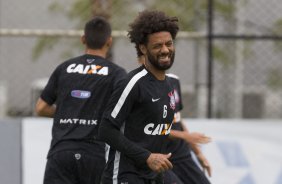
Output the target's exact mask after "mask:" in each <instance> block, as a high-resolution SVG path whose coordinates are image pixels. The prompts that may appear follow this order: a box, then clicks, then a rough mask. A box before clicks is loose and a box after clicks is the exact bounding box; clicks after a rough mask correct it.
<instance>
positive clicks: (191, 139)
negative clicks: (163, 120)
mask: <svg viewBox="0 0 282 184" xmlns="http://www.w3.org/2000/svg"><path fill="white" fill-rule="evenodd" d="M167 77H168V78H169V80H170V81H171V83H172V84H173V88H174V95H175V104H176V112H175V116H174V123H173V125H172V129H171V132H170V135H169V137H170V140H169V143H168V148H167V149H168V151H169V152H171V153H172V156H171V158H170V160H171V162H172V164H173V168H172V171H173V173H174V174H175V175H177V176H178V178H179V179H180V180H181V181H182V182H183V183H184V184H186V183H187V184H188V183H189V184H210V182H209V180H208V179H207V177H206V176H205V171H207V174H208V175H209V176H211V166H210V164H209V162H208V160H207V159H206V158H205V156H204V155H203V153H202V151H201V149H200V148H199V144H205V143H209V142H210V141H211V138H210V137H207V136H205V135H204V134H202V133H198V132H189V131H188V129H187V128H186V126H185V124H183V122H182V120H181V113H180V111H181V110H182V109H183V105H182V98H181V87H180V82H179V78H178V76H176V75H174V74H167ZM191 150H192V151H193V152H194V153H195V155H196V157H197V159H198V161H199V163H200V164H201V166H202V168H203V170H204V171H202V170H201V169H200V168H199V167H198V166H197V164H196V163H195V161H194V160H193V158H192V154H191ZM170 175H171V174H169V173H168V175H165V176H166V177H165V184H174V183H176V182H174V179H173V177H171V176H170ZM177 184H178V183H177Z"/></svg>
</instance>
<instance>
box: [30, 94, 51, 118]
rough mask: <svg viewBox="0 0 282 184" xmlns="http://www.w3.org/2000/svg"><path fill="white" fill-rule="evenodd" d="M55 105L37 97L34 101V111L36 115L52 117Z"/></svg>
mask: <svg viewBox="0 0 282 184" xmlns="http://www.w3.org/2000/svg"><path fill="white" fill-rule="evenodd" d="M55 110H56V107H55V105H49V104H47V103H46V102H45V101H44V100H43V99H42V98H39V99H38V100H37V103H36V107H35V112H36V114H37V115H38V116H44V117H50V118H52V117H53V116H54V114H55Z"/></svg>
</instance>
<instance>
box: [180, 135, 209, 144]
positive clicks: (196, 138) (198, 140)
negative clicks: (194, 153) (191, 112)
mask: <svg viewBox="0 0 282 184" xmlns="http://www.w3.org/2000/svg"><path fill="white" fill-rule="evenodd" d="M185 141H186V142H187V143H189V144H207V143H209V142H211V138H210V137H208V136H206V135H205V134H203V133H199V132H191V133H187V135H186V136H185Z"/></svg>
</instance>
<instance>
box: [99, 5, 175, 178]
mask: <svg viewBox="0 0 282 184" xmlns="http://www.w3.org/2000/svg"><path fill="white" fill-rule="evenodd" d="M177 21H178V20H177V18H175V17H169V16H167V15H165V14H164V13H163V12H159V11H146V10H145V11H143V12H141V13H140V14H139V16H138V17H137V18H136V19H135V20H134V22H133V23H131V24H130V31H129V33H128V35H129V38H130V40H131V42H132V43H134V44H135V48H136V50H137V52H138V53H139V54H138V55H144V56H145V62H144V65H142V66H140V67H139V68H137V69H135V70H133V71H132V72H130V73H129V74H128V76H127V78H126V80H125V81H124V84H123V85H122V86H120V88H118V89H117V90H116V91H115V92H114V93H113V96H112V98H111V100H110V103H109V106H108V107H107V110H106V111H105V113H104V116H103V119H102V123H101V125H100V128H99V136H101V138H103V140H105V142H107V143H108V144H109V145H110V146H111V149H110V153H109V161H108V162H107V166H106V169H105V171H104V174H103V178H102V183H103V184H113V183H116V184H163V176H162V175H163V172H165V171H166V170H169V169H171V168H172V164H171V162H170V161H169V157H170V156H171V154H170V153H168V152H167V149H166V142H167V139H168V135H169V132H170V128H171V125H172V122H173V118H174V110H175V100H174V95H173V88H172V86H171V85H170V83H169V82H168V80H167V78H166V76H165V72H166V70H167V69H169V68H170V67H171V66H172V64H173V62H174V54H175V48H174V39H175V37H176V34H177V32H178V30H179V27H178V24H177Z"/></svg>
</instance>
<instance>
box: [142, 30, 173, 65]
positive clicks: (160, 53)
mask: <svg viewBox="0 0 282 184" xmlns="http://www.w3.org/2000/svg"><path fill="white" fill-rule="evenodd" d="M140 49H141V51H142V52H143V54H144V55H145V56H147V61H145V62H146V63H145V64H149V65H152V66H153V67H154V68H155V69H157V70H162V71H164V70H167V69H169V68H170V67H171V66H172V64H173V62H174V53H175V49H174V45H173V40H172V37H171V34H170V33H169V32H165V31H164V32H157V33H153V34H151V35H149V36H148V43H147V44H146V45H141V46H140Z"/></svg>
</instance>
